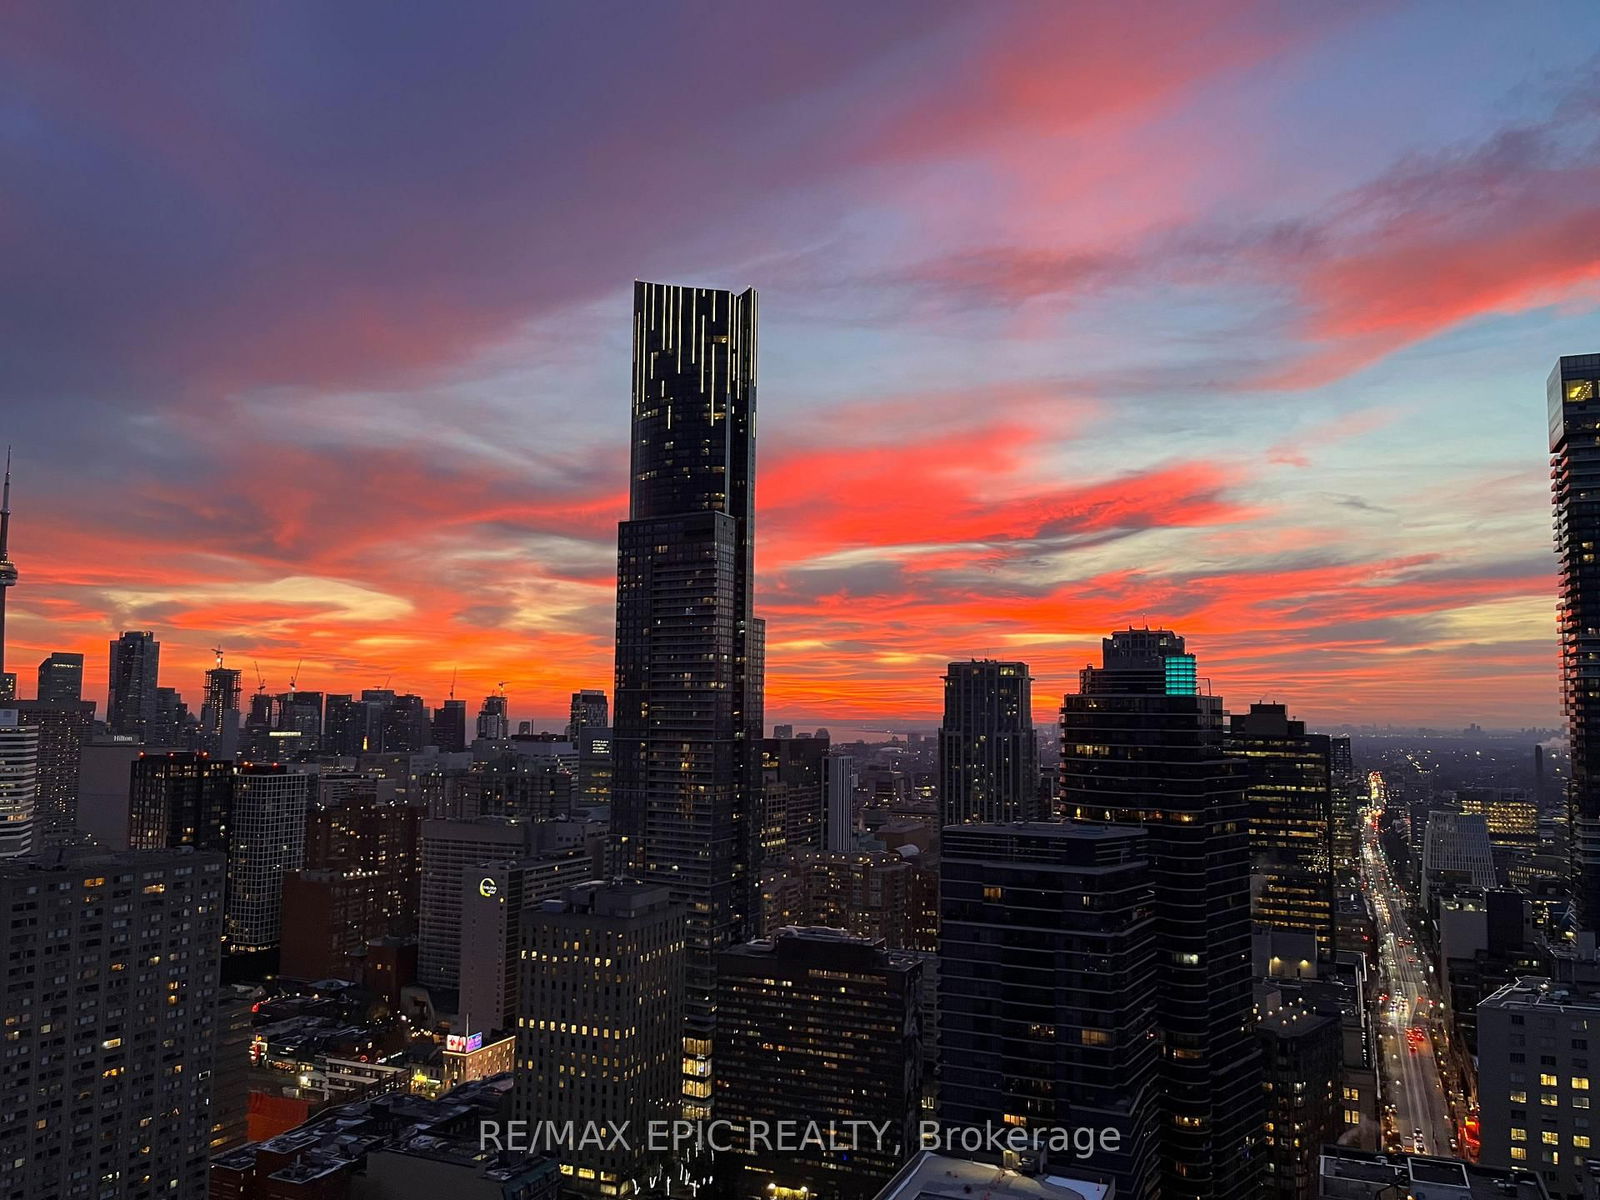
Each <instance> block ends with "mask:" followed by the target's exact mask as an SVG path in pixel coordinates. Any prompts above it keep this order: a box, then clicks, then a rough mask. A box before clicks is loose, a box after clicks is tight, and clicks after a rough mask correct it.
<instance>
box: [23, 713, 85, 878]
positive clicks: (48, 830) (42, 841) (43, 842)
mask: <svg viewBox="0 0 1600 1200" xmlns="http://www.w3.org/2000/svg"><path fill="white" fill-rule="evenodd" d="M17 714H18V717H19V718H20V719H21V721H22V723H23V724H24V725H31V726H32V727H33V728H35V729H37V730H38V731H39V751H38V789H39V791H38V801H37V804H36V805H35V809H34V813H35V822H36V831H37V844H38V845H39V846H40V847H41V848H43V847H47V846H56V845H60V844H62V843H63V842H65V841H67V840H69V839H70V838H71V835H72V833H73V831H74V830H75V829H76V828H77V824H78V781H79V775H80V771H81V768H82V763H83V747H84V744H85V743H86V742H87V741H88V740H89V735H90V734H91V732H92V731H93V729H94V704H93V702H92V701H88V700H61V701H47V700H19V701H17Z"/></svg>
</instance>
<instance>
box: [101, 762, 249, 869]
mask: <svg viewBox="0 0 1600 1200" xmlns="http://www.w3.org/2000/svg"><path fill="white" fill-rule="evenodd" d="M112 769H114V767H113V768H112ZM127 777H128V778H129V784H128V792H127V794H128V800H127V804H128V844H129V845H130V846H132V847H133V848H134V849H135V850H176V849H178V848H179V847H180V846H193V847H194V848H195V849H197V850H218V851H221V852H223V853H226V852H227V850H228V835H229V831H230V829H231V826H232V824H233V764H232V763H231V762H226V761H223V760H221V759H215V758H212V757H211V756H210V755H208V754H196V753H188V752H179V751H176V750H172V751H168V752H167V753H165V754H162V753H153V754H144V753H141V754H140V755H139V757H138V758H136V759H134V760H133V762H132V764H131V769H130V770H129V772H128V776H127Z"/></svg>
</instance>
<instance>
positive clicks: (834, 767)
mask: <svg viewBox="0 0 1600 1200" xmlns="http://www.w3.org/2000/svg"><path fill="white" fill-rule="evenodd" d="M823 791H824V793H825V795H826V797H827V808H826V818H825V825H826V839H827V848H828V849H829V850H830V851H832V852H833V853H835V854H847V853H849V852H850V851H851V850H854V849H855V848H856V829H855V820H856V817H855V803H856V760H855V759H854V758H852V757H851V756H850V755H848V754H843V753H840V752H839V751H834V752H833V753H831V754H829V755H828V761H827V777H826V780H825V782H824V785H823Z"/></svg>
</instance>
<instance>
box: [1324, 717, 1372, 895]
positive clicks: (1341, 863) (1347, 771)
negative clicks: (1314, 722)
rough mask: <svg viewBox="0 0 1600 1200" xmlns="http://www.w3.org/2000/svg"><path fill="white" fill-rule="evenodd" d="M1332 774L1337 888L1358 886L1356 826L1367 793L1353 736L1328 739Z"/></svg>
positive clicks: (1334, 868) (1330, 771)
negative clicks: (1357, 765) (1358, 774)
mask: <svg viewBox="0 0 1600 1200" xmlns="http://www.w3.org/2000/svg"><path fill="white" fill-rule="evenodd" d="M1328 774H1329V776H1330V778H1331V780H1332V783H1333V876H1334V886H1335V887H1338V888H1353V887H1355V886H1356V882H1357V876H1358V871H1357V867H1358V864H1357V862H1356V826H1357V825H1358V824H1359V823H1360V820H1359V818H1358V817H1357V816H1356V810H1357V808H1359V807H1360V797H1361V796H1362V794H1363V793H1364V789H1363V787H1362V781H1361V780H1359V779H1358V778H1357V777H1356V769H1355V759H1354V757H1353V756H1352V754H1351V749H1350V735H1349V734H1335V735H1333V736H1331V737H1329V738H1328Z"/></svg>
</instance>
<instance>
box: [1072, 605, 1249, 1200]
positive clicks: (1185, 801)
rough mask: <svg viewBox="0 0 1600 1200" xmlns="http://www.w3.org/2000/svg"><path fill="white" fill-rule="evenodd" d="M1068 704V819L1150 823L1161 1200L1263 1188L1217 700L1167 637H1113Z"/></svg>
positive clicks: (1241, 801) (1240, 798) (1239, 882)
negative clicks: (1206, 692)
mask: <svg viewBox="0 0 1600 1200" xmlns="http://www.w3.org/2000/svg"><path fill="white" fill-rule="evenodd" d="M1103 645H1104V660H1103V665H1102V666H1099V667H1086V668H1084V670H1083V673H1082V676H1081V683H1080V690H1079V694H1078V695H1075V696H1068V697H1066V699H1065V701H1064V702H1063V704H1062V708H1061V791H1062V800H1063V802H1064V803H1065V804H1066V807H1067V812H1068V814H1069V816H1070V817H1071V818H1072V819H1073V820H1075V821H1093V822H1107V823H1112V824H1118V825H1142V826H1143V827H1144V828H1145V830H1146V831H1147V832H1148V834H1149V836H1148V838H1147V841H1146V848H1147V853H1148V854H1149V857H1150V864H1151V873H1152V880H1153V883H1154V888H1155V914H1156V947H1157V960H1156V961H1157V975H1156V1021H1157V1024H1158V1026H1159V1028H1160V1032H1161V1041H1162V1063H1161V1103H1162V1108H1163V1110H1164V1111H1163V1121H1162V1150H1161V1159H1162V1173H1163V1180H1162V1196H1163V1200H1235V1197H1241V1196H1253V1195H1255V1194H1256V1191H1257V1189H1258V1188H1259V1186H1260V1182H1261V1178H1262V1165H1263V1161H1264V1160H1263V1159H1262V1157H1261V1154H1260V1146H1259V1142H1260V1138H1261V1135H1262V1132H1263V1130H1262V1123H1263V1118H1264V1109H1263V1104H1262V1092H1261V1080H1262V1070H1261V1057H1260V1051H1259V1049H1258V1047H1257V1045H1256V1043H1255V1039H1254V1036H1253V1033H1252V1030H1251V993H1250V983H1251V974H1250V845H1249V834H1248V828H1247V819H1248V817H1247V811H1246V806H1245V797H1244V780H1243V778H1242V777H1241V774H1240V771H1239V767H1238V764H1237V763H1236V762H1235V761H1233V760H1231V759H1230V758H1229V757H1228V756H1227V754H1226V752H1225V751H1224V747H1223V714H1222V700H1221V698H1220V697H1217V696H1205V695H1201V694H1200V689H1199V686H1198V682H1197V679H1196V670H1195V660H1194V656H1193V655H1191V654H1187V653H1185V652H1184V644H1183V639H1182V638H1181V637H1178V636H1177V635H1176V634H1174V633H1171V632H1170V631H1168V630H1165V629H1127V630H1121V631H1119V632H1117V633H1114V634H1113V635H1112V636H1111V637H1109V638H1106V639H1105V641H1104V644H1103Z"/></svg>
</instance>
